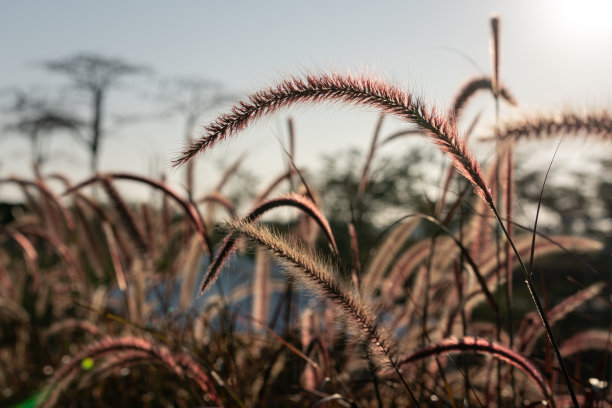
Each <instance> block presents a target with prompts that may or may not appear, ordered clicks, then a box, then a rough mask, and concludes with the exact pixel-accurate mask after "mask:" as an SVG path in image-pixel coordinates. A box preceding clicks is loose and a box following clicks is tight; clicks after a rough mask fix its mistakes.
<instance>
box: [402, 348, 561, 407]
mask: <svg viewBox="0 0 612 408" xmlns="http://www.w3.org/2000/svg"><path fill="white" fill-rule="evenodd" d="M454 352H455V353H456V352H459V353H466V352H476V353H480V354H486V355H490V356H493V357H495V358H497V359H500V360H503V361H506V362H508V363H509V364H512V365H513V366H515V367H518V368H520V369H521V370H522V371H523V372H525V374H527V375H528V376H529V378H531V379H532V380H534V381H535V382H536V384H537V385H538V387H539V388H540V390H542V393H543V394H544V396H546V398H548V399H549V400H550V398H551V392H550V388H549V387H548V385H547V384H546V381H545V380H544V377H543V376H542V374H541V373H540V372H539V370H538V369H537V368H536V367H535V366H534V365H533V364H532V363H531V362H530V361H529V360H527V359H526V358H525V357H523V356H522V355H520V354H519V353H517V352H516V351H514V350H512V349H510V348H508V347H506V346H504V345H501V344H498V343H495V342H492V341H489V340H486V339H483V338H480V337H463V338H460V339H456V338H449V339H444V340H442V341H440V342H438V343H436V344H433V345H431V346H429V347H426V348H424V349H421V350H417V351H415V352H413V353H411V354H409V355H408V356H406V357H403V358H401V359H399V360H398V362H397V364H398V366H400V367H401V366H402V365H404V364H409V363H412V362H415V361H418V360H422V359H424V358H427V357H431V356H439V355H441V354H446V353H454Z"/></svg>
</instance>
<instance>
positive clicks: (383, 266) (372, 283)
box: [364, 218, 419, 289]
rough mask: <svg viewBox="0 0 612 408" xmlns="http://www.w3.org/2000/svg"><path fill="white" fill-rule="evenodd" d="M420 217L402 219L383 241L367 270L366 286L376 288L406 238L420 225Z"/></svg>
mask: <svg viewBox="0 0 612 408" xmlns="http://www.w3.org/2000/svg"><path fill="white" fill-rule="evenodd" d="M418 224H419V219H417V218H414V219H408V220H404V221H402V222H401V223H400V224H399V225H398V226H397V227H395V228H393V231H391V233H390V234H389V236H388V237H387V238H385V240H384V241H383V243H382V244H381V245H380V246H379V247H378V248H377V249H376V252H375V255H374V258H373V259H372V261H371V262H370V263H369V265H368V266H367V268H366V270H365V277H364V287H365V288H371V289H374V288H376V287H377V286H378V285H379V283H380V281H381V280H382V277H383V276H384V275H385V272H386V271H387V269H388V268H389V266H390V265H391V264H392V263H393V261H394V259H395V258H396V256H397V255H398V254H399V252H400V250H401V249H402V247H403V246H404V245H405V244H406V240H407V239H408V238H409V237H410V235H411V234H412V232H413V231H414V229H415V228H416V227H417V226H418Z"/></svg>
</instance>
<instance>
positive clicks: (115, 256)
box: [102, 222, 127, 293]
mask: <svg viewBox="0 0 612 408" xmlns="http://www.w3.org/2000/svg"><path fill="white" fill-rule="evenodd" d="M102 231H104V236H105V237H106V242H107V243H108V252H109V254H110V258H111V263H112V265H113V270H114V271H115V277H116V279H117V285H118V286H119V289H120V290H121V291H122V292H124V293H125V292H126V291H127V278H126V276H125V271H124V270H123V266H122V265H121V258H120V256H119V247H118V245H117V240H116V239H115V234H114V232H113V228H112V227H111V226H110V224H109V223H107V222H102Z"/></svg>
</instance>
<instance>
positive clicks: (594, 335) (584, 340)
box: [559, 330, 612, 356]
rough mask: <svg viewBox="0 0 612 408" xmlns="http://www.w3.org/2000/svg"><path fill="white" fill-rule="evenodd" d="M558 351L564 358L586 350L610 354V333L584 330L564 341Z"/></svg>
mask: <svg viewBox="0 0 612 408" xmlns="http://www.w3.org/2000/svg"><path fill="white" fill-rule="evenodd" d="M559 349H560V350H561V352H562V353H563V355H565V356H571V355H573V354H577V353H580V352H581V351H586V350H605V351H608V352H612V333H611V332H610V331H605V330H585V331H583V332H580V333H578V334H575V335H574V336H573V337H571V338H569V339H567V340H566V341H564V342H563V343H562V344H561V346H560V347H559Z"/></svg>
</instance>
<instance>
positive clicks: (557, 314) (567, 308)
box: [517, 282, 606, 353]
mask: <svg viewBox="0 0 612 408" xmlns="http://www.w3.org/2000/svg"><path fill="white" fill-rule="evenodd" d="M605 286H606V285H605V284H604V283H603V282H599V283H595V284H593V285H591V286H589V287H587V288H585V289H582V290H580V291H578V292H577V293H575V294H573V295H572V296H569V297H567V298H565V299H564V300H563V301H561V302H560V303H559V304H557V305H556V306H555V307H553V308H552V309H550V311H549V312H548V313H547V317H548V320H549V321H550V323H551V324H552V323H554V322H557V321H559V320H561V319H563V318H564V317H565V316H567V315H568V314H569V313H571V312H572V311H573V310H576V308H578V307H580V306H581V305H583V304H584V303H585V302H587V301H589V300H590V299H592V298H594V297H595V296H597V295H598V294H599V293H600V292H601V291H602V289H603V288H604V287H605ZM537 323H538V317H537V315H536V313H535V312H531V313H529V314H528V315H527V316H525V317H524V318H523V322H522V323H521V331H520V333H519V336H518V344H517V346H518V349H519V350H523V351H525V352H526V353H530V352H531V350H533V347H534V346H535V343H536V341H537V340H538V338H539V336H540V335H542V334H543V333H544V328H543V327H542V326H541V325H539V324H537Z"/></svg>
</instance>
